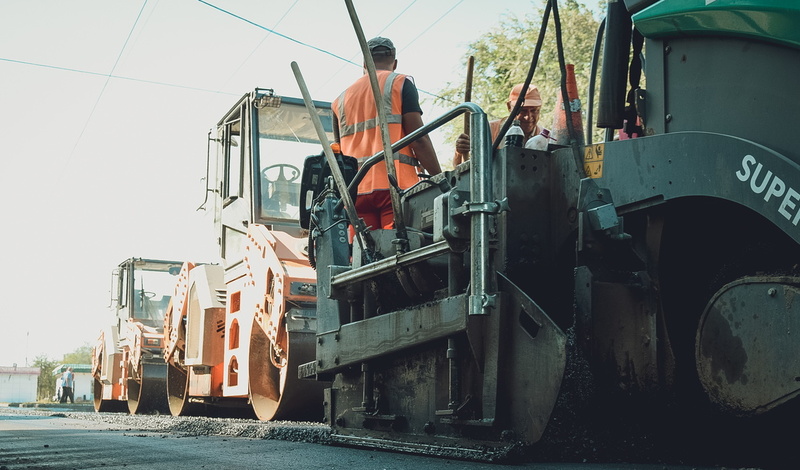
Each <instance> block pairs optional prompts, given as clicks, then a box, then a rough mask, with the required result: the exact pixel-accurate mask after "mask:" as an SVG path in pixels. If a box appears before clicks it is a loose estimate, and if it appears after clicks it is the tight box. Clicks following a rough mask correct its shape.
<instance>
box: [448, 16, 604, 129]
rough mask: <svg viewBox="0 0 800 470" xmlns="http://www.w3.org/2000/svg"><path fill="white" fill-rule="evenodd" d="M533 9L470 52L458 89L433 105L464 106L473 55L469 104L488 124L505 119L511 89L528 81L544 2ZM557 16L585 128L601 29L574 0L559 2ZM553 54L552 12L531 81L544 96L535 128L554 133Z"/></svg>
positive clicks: (557, 80)
mask: <svg viewBox="0 0 800 470" xmlns="http://www.w3.org/2000/svg"><path fill="white" fill-rule="evenodd" d="M533 3H534V4H533V5H532V6H533V8H532V9H531V11H530V13H527V14H525V15H524V16H517V15H510V16H506V17H503V18H502V19H501V21H500V23H499V24H498V25H497V26H495V27H494V28H492V29H491V30H489V32H487V33H486V34H484V35H483V36H482V37H480V38H479V39H478V40H477V41H475V42H474V43H471V44H470V45H469V46H468V51H467V56H466V57H465V58H464V64H465V66H464V70H465V72H464V78H463V79H462V80H461V81H460V82H458V83H452V82H451V83H449V84H448V87H447V88H445V89H444V90H442V91H440V92H439V93H438V94H439V96H441V97H442V98H443V99H441V100H437V103H438V104H440V105H447V106H450V105H452V104H453V103H461V102H463V101H464V86H465V85H464V84H465V83H466V63H467V59H468V58H469V56H470V55H472V56H474V58H475V68H474V71H473V79H472V102H474V103H477V104H478V105H479V106H480V107H481V108H482V109H483V110H484V111H485V112H486V114H487V115H488V117H489V119H490V120H492V119H500V118H505V117H507V116H508V109H507V107H506V101H507V100H508V93H509V91H511V88H512V87H513V86H514V85H516V84H518V83H523V82H524V81H525V78H526V76H527V75H528V69H529V68H530V65H531V61H532V58H533V53H534V50H535V48H536V42H537V40H538V37H539V31H540V28H541V23H542V20H543V18H544V4H545V2H544V1H536V2H533ZM558 10H559V17H560V19H561V32H562V43H563V45H564V59H565V62H566V63H568V64H574V66H575V77H576V82H577V84H578V92H579V94H580V98H581V102H582V103H583V107H584V125H585V113H586V109H585V108H586V105H587V103H588V99H587V98H588V97H587V96H586V92H587V90H588V84H589V77H590V74H591V62H592V53H593V49H594V43H595V38H596V35H597V30H598V28H599V25H600V23H599V21H598V20H596V19H595V18H594V16H593V14H592V12H591V11H589V9H588V8H587V7H586V6H585V5H583V4H581V3H578V2H577V1H575V0H566V1H560V2H558ZM557 50H558V49H557V46H556V30H555V24H554V19H553V15H552V12H551V14H550V19H549V23H548V26H547V32H546V34H545V38H544V42H543V44H542V51H541V53H540V55H539V60H538V63H537V66H536V71H535V73H534V75H533V79H532V80H531V83H532V84H534V85H536V86H537V87H538V88H539V91H540V93H541V94H542V102H543V103H542V114H541V117H540V119H539V125H540V126H543V127H547V128H552V124H553V117H554V112H553V110H554V107H555V104H556V97H557V93H560V91H559V87H560V85H561V72H560V68H559V64H558V55H557ZM460 125H461V122H460V121H458V120H457V123H456V124H454V126H453V128H452V130H451V131H450V132H451V133H452V134H451V135H452V137H453V138H455V136H456V135H457V134H459V133H460V132H461V129H460ZM600 135H602V134H600Z"/></svg>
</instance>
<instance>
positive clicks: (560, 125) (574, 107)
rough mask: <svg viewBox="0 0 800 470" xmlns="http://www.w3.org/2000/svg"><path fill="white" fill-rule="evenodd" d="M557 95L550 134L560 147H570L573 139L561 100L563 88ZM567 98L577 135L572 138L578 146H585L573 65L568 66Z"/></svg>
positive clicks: (574, 130)
mask: <svg viewBox="0 0 800 470" xmlns="http://www.w3.org/2000/svg"><path fill="white" fill-rule="evenodd" d="M557 95H558V97H557V99H556V109H555V113H554V116H555V118H554V120H553V129H552V131H551V132H550V133H551V135H552V136H553V137H554V138H555V139H556V142H557V143H558V144H559V145H569V144H570V142H571V140H572V139H570V135H569V130H568V128H567V112H566V110H565V109H564V104H563V101H562V99H561V88H559V89H558V93H557ZM567 96H568V97H569V108H570V114H571V115H572V128H573V132H574V133H575V135H574V136H572V138H573V139H575V140H576V141H577V142H578V145H583V144H584V142H585V139H584V136H583V119H582V118H581V100H580V98H579V97H578V84H577V83H575V66H574V65H573V64H567Z"/></svg>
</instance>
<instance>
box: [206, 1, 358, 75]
mask: <svg viewBox="0 0 800 470" xmlns="http://www.w3.org/2000/svg"><path fill="white" fill-rule="evenodd" d="M197 1H198V2H200V3H202V4H204V5H208V6H210V7H211V8H213V9H215V10H218V11H221V12H222V13H225V14H226V15H230V16H232V17H234V18H236V19H239V20H242V21H244V22H245V23H247V24H250V25H253V26H255V27H256V28H260V29H263V30H264V31H269V32H270V33H272V34H274V35H276V36H280V37H282V38H284V39H287V40H289V41H292V42H293V43H296V44H300V45H301V46H305V47H308V48H311V49H314V50H315V51H318V52H322V53H323V54H326V55H329V56H331V57H335V58H337V59H339V60H343V61H345V62H348V63H350V64H353V65H355V66H356V67H360V65H358V64H357V63H355V62H353V61H352V60H348V59H345V58H344V57H342V56H339V55H336V54H334V53H333V52H330V51H326V50H325V49H320V48H319V47H317V46H312V45H311V44H308V43H305V42H303V41H299V40H297V39H295V38H293V37H291V36H287V35H285V34H282V33H279V32H277V31H275V30H274V29H270V28H267V27H266V26H262V25H260V24H258V23H256V22H254V21H250V20H248V19H247V18H245V17H243V16H239V15H237V14H236V13H233V12H230V11H228V10H226V9H224V8H220V7H218V6H216V5H214V4H211V3H208V2H206V1H205V0H197Z"/></svg>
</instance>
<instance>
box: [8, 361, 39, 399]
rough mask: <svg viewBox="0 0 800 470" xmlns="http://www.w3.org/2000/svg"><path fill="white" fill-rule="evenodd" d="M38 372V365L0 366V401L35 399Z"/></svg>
mask: <svg viewBox="0 0 800 470" xmlns="http://www.w3.org/2000/svg"><path fill="white" fill-rule="evenodd" d="M39 372H40V371H39V368H38V367H17V365H16V364H14V365H13V366H0V402H2V403H26V402H31V401H36V385H37V382H38V380H39Z"/></svg>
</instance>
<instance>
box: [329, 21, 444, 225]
mask: <svg viewBox="0 0 800 470" xmlns="http://www.w3.org/2000/svg"><path fill="white" fill-rule="evenodd" d="M367 46H368V48H369V51H370V53H371V54H372V59H373V61H374V62H375V72H376V75H377V78H378V84H379V85H380V86H379V89H380V90H381V92H382V101H383V106H384V107H385V111H386V118H387V121H388V126H389V138H390V140H391V142H392V143H394V142H397V141H398V140H400V139H401V138H403V137H405V136H406V135H408V134H410V133H411V132H414V131H415V130H417V129H419V128H420V127H422V125H423V122H422V109H421V108H420V105H419V93H418V92H417V87H416V86H415V85H414V82H413V81H411V79H410V77H408V76H406V75H403V74H399V73H395V72H394V70H395V69H396V68H397V59H395V53H396V50H395V47H394V44H393V43H392V41H391V40H389V39H387V38H383V37H376V38H372V39H370V40H369V41H368V42H367ZM331 107H332V109H333V114H334V122H336V123H337V124H338V125H336V126H333V133H334V138H335V140H336V141H337V142H339V144H340V147H341V152H342V153H343V154H344V155H349V156H351V157H355V158H357V159H358V161H359V164H361V163H362V162H363V161H364V160H365V159H366V158H368V157H371V156H373V155H375V154H376V153H378V152H380V151H382V150H383V142H382V140H381V128H380V125H379V123H378V111H377V109H376V107H375V99H374V97H373V94H372V88H371V86H370V81H369V75H367V73H366V66H365V67H364V75H363V76H362V77H361V78H359V79H358V80H356V81H355V82H354V83H353V84H352V85H350V87H348V88H347V89H346V90H345V91H344V92H343V93H342V94H341V95H339V97H338V98H336V99H335V100H334V101H333V104H332V106H331ZM394 158H395V170H396V174H397V184H398V186H399V187H400V189H405V188H408V187H410V186H412V185H414V183H416V182H418V181H419V176H417V175H418V174H419V173H421V170H423V169H424V170H425V171H427V172H428V173H429V174H431V175H435V174H438V173H441V172H442V169H441V167H440V165H439V160H438V159H437V157H436V151H435V150H434V148H433V144H432V143H431V140H430V138H429V137H428V136H427V135H426V136H424V137H422V138H420V139H418V140H416V141H415V142H413V143H412V144H410V145H408V146H407V147H404V148H402V149H399V150H398V151H397V152H395V154H394ZM420 166H421V167H422V168H420ZM356 212H357V213H358V215H359V217H361V218H362V219H364V223H365V225H366V226H367V227H371V228H372V229H373V230H374V229H377V228H384V229H390V228H392V227H393V224H394V214H393V211H392V200H391V195H390V193H389V180H388V178H387V173H386V163H385V162H380V163H378V164H377V165H375V166H373V167H372V168H371V169H370V170H369V172H368V173H367V175H366V176H365V177H364V179H363V180H362V181H361V183H360V184H359V185H358V197H357V198H356Z"/></svg>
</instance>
